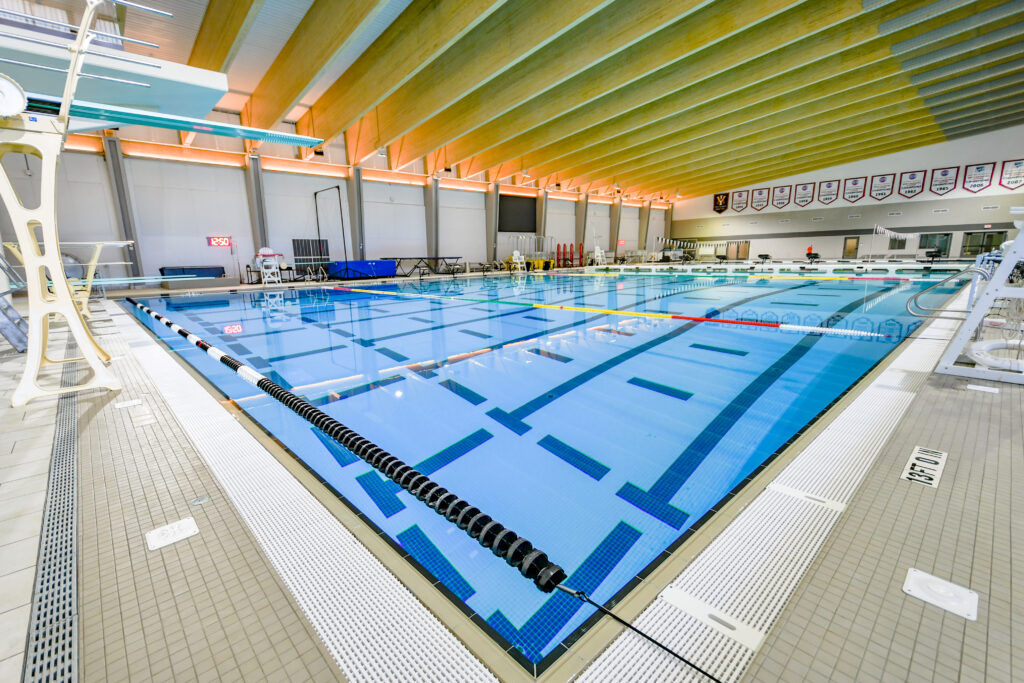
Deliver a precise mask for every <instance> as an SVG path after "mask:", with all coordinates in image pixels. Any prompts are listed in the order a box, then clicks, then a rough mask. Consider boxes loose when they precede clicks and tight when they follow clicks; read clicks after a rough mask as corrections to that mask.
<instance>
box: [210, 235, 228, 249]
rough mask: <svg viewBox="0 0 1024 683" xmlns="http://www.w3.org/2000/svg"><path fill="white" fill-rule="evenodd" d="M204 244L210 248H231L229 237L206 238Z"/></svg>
mask: <svg viewBox="0 0 1024 683" xmlns="http://www.w3.org/2000/svg"><path fill="white" fill-rule="evenodd" d="M206 243H207V244H208V245H210V246H211V247H230V246H231V238H230V237H224V236H219V237H207V238H206Z"/></svg>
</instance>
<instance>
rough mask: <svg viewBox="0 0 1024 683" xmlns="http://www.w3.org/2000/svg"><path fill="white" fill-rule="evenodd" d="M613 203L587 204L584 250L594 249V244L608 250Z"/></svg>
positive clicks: (590, 250)
mask: <svg viewBox="0 0 1024 683" xmlns="http://www.w3.org/2000/svg"><path fill="white" fill-rule="evenodd" d="M611 209H612V207H611V204H594V203H593V202H590V203H588V204H587V234H586V237H585V239H584V241H583V250H584V251H585V252H587V253H590V252H592V251H594V245H595V244H596V245H597V246H599V247H601V248H602V249H604V250H605V251H608V249H609V244H610V243H611V235H610V233H609V230H610V229H611Z"/></svg>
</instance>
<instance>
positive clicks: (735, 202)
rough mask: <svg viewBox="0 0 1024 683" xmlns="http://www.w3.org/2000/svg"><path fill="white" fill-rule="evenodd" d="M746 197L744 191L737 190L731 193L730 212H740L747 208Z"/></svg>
mask: <svg viewBox="0 0 1024 683" xmlns="http://www.w3.org/2000/svg"><path fill="white" fill-rule="evenodd" d="M747 197H748V194H747V191H746V190H737V191H736V192H733V193H732V210H733V211H736V212H740V211H742V210H743V209H745V208H747Z"/></svg>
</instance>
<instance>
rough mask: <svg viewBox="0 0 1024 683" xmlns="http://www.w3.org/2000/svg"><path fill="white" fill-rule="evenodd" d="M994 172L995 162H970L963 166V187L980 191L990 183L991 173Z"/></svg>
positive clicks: (970, 190)
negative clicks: (968, 164)
mask: <svg viewBox="0 0 1024 683" xmlns="http://www.w3.org/2000/svg"><path fill="white" fill-rule="evenodd" d="M995 172H996V162H994V161H991V162H989V163H987V164H971V165H970V166H967V167H965V168H964V189H965V190H967V191H968V192H981V191H982V190H984V189H985V188H986V187H988V186H989V185H991V184H992V175H993V174H994V173H995Z"/></svg>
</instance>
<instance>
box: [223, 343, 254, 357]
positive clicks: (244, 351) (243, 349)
mask: <svg viewBox="0 0 1024 683" xmlns="http://www.w3.org/2000/svg"><path fill="white" fill-rule="evenodd" d="M227 347H228V348H229V349H231V350H232V351H234V352H235V353H237V354H238V355H239V356H248V355H249V354H250V353H252V351H250V350H249V348H248V347H247V346H245V345H243V344H227Z"/></svg>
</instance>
